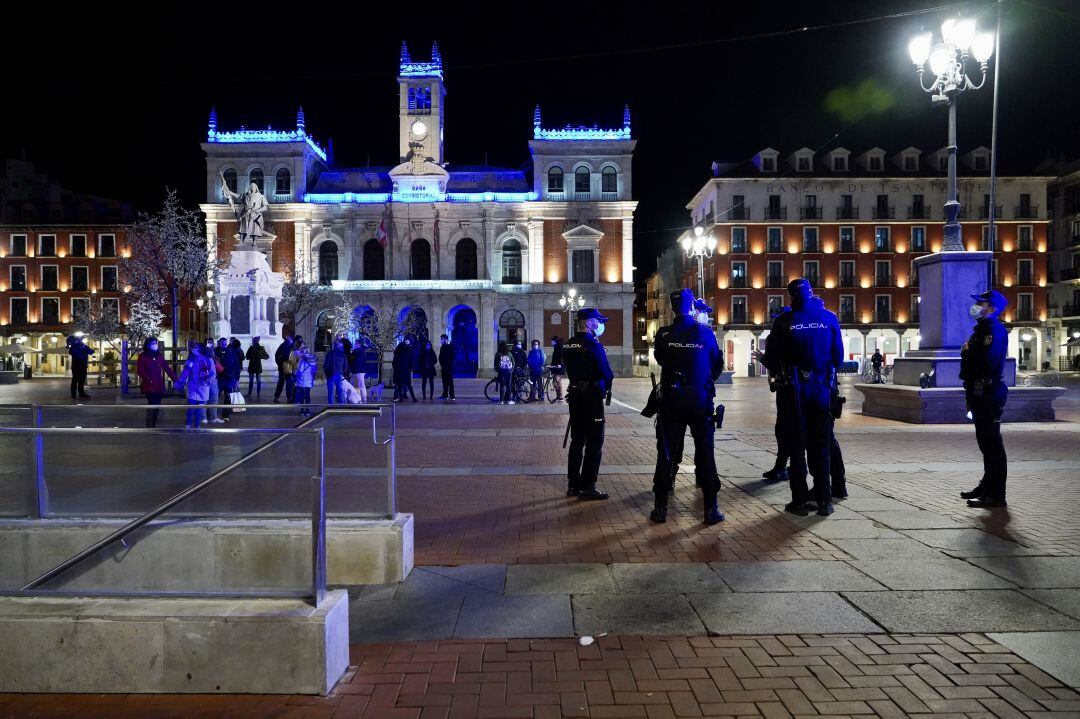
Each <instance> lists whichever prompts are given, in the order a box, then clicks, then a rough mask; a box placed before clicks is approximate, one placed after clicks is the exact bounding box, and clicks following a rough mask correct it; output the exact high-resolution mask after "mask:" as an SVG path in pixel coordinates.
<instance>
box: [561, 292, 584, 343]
mask: <svg viewBox="0 0 1080 719" xmlns="http://www.w3.org/2000/svg"><path fill="white" fill-rule="evenodd" d="M584 306H585V295H579V294H578V291H577V288H576V287H571V288H570V289H568V290H567V291H566V294H565V295H563V296H562V297H560V298H559V307H562V308H563V309H564V310H566V326H567V327H568V328H569V329H568V330H567V332H568V334H571V335H572V334H574V333H573V331H572V330H573V329H574V324H573V321H574V319H573V318H574V315H575V314H577V311H578V310H580V309H581V308H582V307H584Z"/></svg>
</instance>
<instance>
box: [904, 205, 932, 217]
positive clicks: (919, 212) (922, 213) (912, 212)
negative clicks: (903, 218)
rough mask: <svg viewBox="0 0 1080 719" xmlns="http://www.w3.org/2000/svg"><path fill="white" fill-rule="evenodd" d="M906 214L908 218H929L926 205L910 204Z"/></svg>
mask: <svg viewBox="0 0 1080 719" xmlns="http://www.w3.org/2000/svg"><path fill="white" fill-rule="evenodd" d="M907 216H908V219H909V220H929V219H930V210H929V208H927V207H917V206H915V205H912V206H911V207H909V208H908V213H907Z"/></svg>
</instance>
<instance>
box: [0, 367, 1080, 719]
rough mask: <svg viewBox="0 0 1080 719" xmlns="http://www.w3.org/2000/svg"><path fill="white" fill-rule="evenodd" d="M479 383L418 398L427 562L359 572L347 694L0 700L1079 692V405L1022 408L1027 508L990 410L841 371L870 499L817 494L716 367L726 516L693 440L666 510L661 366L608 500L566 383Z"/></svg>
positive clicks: (536, 700) (796, 700) (347, 703)
mask: <svg viewBox="0 0 1080 719" xmlns="http://www.w3.org/2000/svg"><path fill="white" fill-rule="evenodd" d="M461 384H462V386H461V389H460V390H459V396H462V399H461V400H460V401H459V402H458V403H457V406H456V408H455V407H450V406H442V404H441V403H438V402H436V403H435V406H432V405H431V404H427V405H425V404H423V403H420V404H412V403H407V404H406V405H404V406H403V407H401V409H400V414H399V425H398V427H399V445H398V455H397V456H398V465H399V481H398V488H399V490H398V491H399V501H398V503H399V508H400V510H401V511H407V512H413V513H414V514H415V515H416V562H417V568H416V570H414V572H413V574H412V575H411V576H410V577H409V579H408V580H407V581H406V582H404V583H403V584H401V585H396V586H389V587H386V586H371V587H351V588H350V595H351V599H352V603H351V617H350V626H351V632H352V641H353V643H354V646H353V649H352V657H353V664H354V666H353V667H351V668H350V671H349V673H348V674H347V676H346V679H345V681H344V682H343V683H342V684H341V685H339V687H338V689H337V690H335V692H334V694H333V695H332V696H330V697H327V698H312V697H294V698H288V697H261V698H254V697H253V698H244V699H240V698H230V699H235V701H229V702H221V701H218V700H217V699H215V698H205V699H204V700H202V701H200V700H199V699H197V698H192V697H186V698H177V699H176V701H175V703H169V702H167V701H166V700H165V699H164V698H153V697H132V698H107V699H105V698H86V697H76V696H66V697H65V696H60V695H56V696H52V697H20V696H0V716H31V715H34V714H32V713H27V712H39V714H37V715H40V716H52V715H56V716H91V715H93V716H98V715H101V716H160V715H166V713H165V712H166V708H168V712H170V713H168V714H167V715H169V716H183V717H188V716H297V717H300V716H305V717H306V716H335V717H337V716H353V717H356V716H364V717H381V716H386V717H413V718H416V717H421V718H427V717H455V716H460V717H470V716H491V717H514V716H523V717H557V716H615V717H624V716H625V717H637V716H647V717H664V716H724V715H745V716H802V715H807V716H813V715H843V716H862V715H868V716H872V715H877V716H904V715H938V716H945V715H948V716H1003V717H1004V716H1080V695H1078V694H1077V693H1076V692H1074V691H1073V689H1076V688H1078V687H1080V669H1078V664H1080V663H1078V662H1077V661H1076V660H1077V658H1080V520H1078V519H1077V518H1076V514H1077V511H1078V510H1080V501H1078V500H1080V487H1078V478H1080V449H1078V448H1077V440H1078V439H1080V424H1077V423H1074V422H1072V421H1060V422H1056V423H1050V424H1037V425H1034V424H1033V425H1024V424H1012V425H1006V426H1005V428H1004V436H1005V443H1006V448H1007V450H1008V452H1009V458H1010V464H1009V489H1010V495H1009V502H1010V506H1009V508H1008V510H1007V511H1006V510H1000V511H994V512H990V511H983V510H971V509H968V508H967V507H966V505H965V504H964V503H963V502H962V501H960V500H959V498H958V496H957V493H958V492H959V491H960V490H961V489H968V488H970V487H971V486H973V485H974V483H975V482H976V481H977V480H978V474H979V472H981V461H980V459H979V455H978V450H977V448H976V446H975V440H974V433H973V431H972V429H971V428H970V427H968V426H960V425H958V426H952V425H945V426H912V425H903V424H900V423H894V422H888V421H884V420H878V419H872V418H866V417H862V416H861V415H859V414H858V413H857V410H858V404H859V402H858V393H857V392H853V391H852V389H851V388H850V387H845V393H846V394H847V395H849V398H850V399H849V403H848V405H847V409H846V411H845V416H844V418H843V419H842V420H841V421H840V422H839V423H838V425H837V434H838V438H839V440H840V443H841V446H842V447H843V449H844V454H845V459H846V462H847V467H848V484H849V491H850V494H851V497H850V498H849V499H847V500H844V501H842V502H839V503H838V508H837V511H836V513H835V514H834V515H833V516H832V517H829V518H819V517H816V516H810V517H807V518H798V517H793V516H791V515H788V514H785V513H784V512H783V511H782V505H783V503H784V502H785V501H786V496H785V494H786V488H785V487H780V486H775V485H765V484H764V483H762V481H761V476H760V475H761V472H762V471H763V470H764V469H766V468H768V467H769V466H771V464H772V452H773V450H774V448H775V442H774V439H773V437H772V421H773V404H772V397H771V395H769V393H768V392H767V390H766V388H765V383H764V381H762V380H745V381H736V383H735V384H734V385H730V386H720V387H718V393H719V397H718V399H719V401H722V402H724V403H725V404H726V405H727V407H728V412H727V417H726V422H725V426H724V429H723V430H721V431H720V432H718V434H717V443H716V448H717V463H718V468H719V471H720V473H721V475H722V478H723V480H724V487H723V489H722V492H721V496H720V503H721V508H722V510H723V511H724V512H725V513H726V514H727V517H728V518H727V520H726V521H725V522H723V523H722V524H720V525H718V526H716V527H705V526H704V525H702V524H701V522H700V516H699V514H700V497H699V494H698V492H697V491H696V490H695V489H694V487H693V474H692V469H693V468H692V463H690V461H689V459H687V461H685V462H684V464H683V468H682V472H681V474H680V475H679V478H678V483H677V484H678V487H677V490H676V495H675V499H674V502H673V506H672V509H671V512H670V513H669V520H668V523H667V524H665V525H653V524H651V523H650V522H648V520H647V516H646V515H647V512H648V508H649V507H650V506H651V494H650V492H649V487H650V485H651V473H652V461H653V459H654V457H655V440H654V439H653V433H652V426H651V423H650V422H649V421H648V420H645V419H644V418H642V417H640V416H638V415H637V413H636V412H635V411H634V408H637V407H640V406H641V405H642V403H643V402H644V397H645V394H646V390H647V385H646V383H645V382H644V381H642V380H629V381H627V380H620V381H618V383H617V384H616V392H615V399H616V402H615V403H614V404H613V406H612V408H611V409H612V413H611V415H610V416H609V422H608V441H607V443H606V444H605V454H604V468H603V470H602V480H601V484H602V486H603V487H604V488H605V489H606V490H608V491H609V492H611V494H612V499H611V501H609V502H597V503H580V502H577V501H576V500H572V499H567V498H566V497H565V496H564V494H563V492H564V489H565V467H564V462H565V453H564V451H563V450H562V447H561V444H562V434H563V429H564V426H565V409H564V408H563V407H562V406H560V405H555V406H543V407H541V406H537V405H525V406H515V407H501V406H491V405H488V404H486V403H484V402H483V401H482V400H479V399H476V396H477V395H478V393H479V391H480V390H481V389H482V384H481V383H479V382H471V383H470V382H463V383H461ZM1078 389H1080V387H1078V386H1077V385H1076V384H1070V392H1069V393H1068V394H1067V395H1066V396H1065V397H1064V398H1062V400H1059V406H1058V410H1059V416H1061V417H1064V418H1066V419H1070V420H1073V419H1076V418H1077V414H1078V412H1077V409H1078V407H1080V402H1078V401H1077V395H1078V392H1077V390H1078ZM470 395H471V397H470ZM0 397H2V394H0ZM102 401H107V400H105V399H104V398H102ZM688 444H689V445H690V446H689V447H688V450H690V451H692V443H690V442H689V441H688ZM579 636H589V637H596V640H595V642H594V643H592V644H588V645H581V644H580V643H578V641H576V640H575V639H574V637H579ZM80 712H81V713H80ZM158 712H161V713H158Z"/></svg>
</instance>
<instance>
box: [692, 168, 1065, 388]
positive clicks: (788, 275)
mask: <svg viewBox="0 0 1080 719" xmlns="http://www.w3.org/2000/svg"><path fill="white" fill-rule="evenodd" d="M946 160H947V151H946V150H945V149H941V150H938V151H937V152H934V153H932V154H929V155H925V154H923V153H922V152H921V151H920V150H919V149H918V148H915V147H908V148H906V149H903V150H900V151H898V152H895V153H889V152H886V151H885V150H884V149H881V148H878V147H874V148H871V149H869V150H866V151H864V152H862V153H860V154H853V153H852V152H850V151H849V150H847V149H844V148H836V149H833V150H832V151H830V152H828V153H826V154H823V155H816V154H815V153H814V152H813V150H811V149H809V148H805V147H804V148H802V149H799V150H796V151H795V152H793V153H790V154H788V155H786V156H782V155H781V153H780V152H779V151H778V150H775V149H772V148H768V149H765V150H762V151H761V152H759V153H757V155H755V156H754V157H753V158H752V159H751V160H750V161H748V162H743V163H733V164H727V165H724V164H717V165H716V166H714V175H715V176H714V177H712V178H710V179H709V180H708V181H707V182H706V183H705V185H704V186H703V187H702V188H701V189H700V190H699V191H698V192H697V194H696V195H694V197H693V199H692V200H691V201H690V202H689V204H688V205H687V209H689V210H690V213H691V220H692V222H693V223H694V224H695V225H700V226H703V227H704V228H705V230H706V231H708V232H711V233H712V235H713V236H714V237H715V238H716V240H717V247H716V252H715V253H714V254H713V256H712V257H711V258H709V259H707V260H706V261H705V264H704V267H705V287H706V288H707V289H706V296H707V297H708V299H709V301H710V303H711V304H712V306H713V307H714V308H715V312H716V322H717V332H718V335H719V336H720V337H721V338H722V341H723V344H724V349H725V352H726V358H727V359H726V361H727V365H728V369H729V370H731V371H734V372H735V374H736V375H737V376H738V375H743V376H744V375H746V374H747V373H748V371H749V368H750V364H751V351H752V350H753V349H755V348H757V346H758V343H759V342H760V341H761V340H762V339H765V338H767V336H768V329H769V327H770V326H771V320H770V316H771V315H772V314H773V313H774V312H776V311H777V310H778V309H779V308H781V307H783V306H785V305H787V304H788V298H787V293H786V287H787V284H788V282H789V281H791V280H792V279H795V278H796V277H805V278H806V279H808V280H809V281H810V283H811V284H812V285H813V286H814V292H815V294H817V295H819V296H820V297H822V298H823V299H824V301H825V306H826V307H828V308H829V309H831V310H832V311H834V312H836V314H837V315H838V317H839V319H840V323H841V327H842V328H843V335H844V351H845V355H846V358H847V359H849V360H862V359H863V358H864V357H866V356H867V355H871V354H873V352H874V350H875V349H880V350H881V353H882V354H883V355H885V357H886V361H887V362H888V363H889V364H891V363H892V360H893V359H894V358H895V357H897V356H903V354H904V353H906V352H907V351H908V350H911V349H918V346H919V278H918V274H917V272H916V271H915V266H914V264H913V262H912V261H913V260H914V259H915V258H917V257H920V256H922V255H925V254H927V253H930V252H936V251H938V249H939V248H940V246H941V241H942V229H943V227H944V209H943V205H944V204H945V197H946V190H947V188H946V165H945V163H946ZM959 166H960V178H959V193H960V197H959V200H960V202H961V205H962V210H961V215H960V220H961V225H962V231H963V238H964V244H965V246H966V247H967V249H968V250H989V249H993V250H994V260H993V274H994V278H993V286H994V287H995V288H996V289H999V290H1001V291H1002V292H1003V293H1004V294H1005V296H1006V297H1007V298H1008V300H1009V306H1008V308H1007V309H1006V310H1005V312H1004V314H1003V317H1002V319H1003V320H1004V321H1005V324H1006V326H1007V327H1008V328H1009V355H1010V356H1012V357H1016V358H1017V366H1018V367H1019V368H1020V369H1037V368H1038V367H1040V366H1041V364H1042V362H1043V361H1044V360H1049V361H1052V362H1053V363H1055V364H1056V362H1057V358H1056V356H1051V355H1055V354H1056V352H1055V350H1056V348H1055V347H1054V346H1053V344H1052V343H1049V342H1048V341H1047V328H1046V326H1045V325H1046V320H1047V292H1048V285H1047V282H1048V277H1047V228H1048V220H1047V214H1046V209H1047V202H1046V197H1047V185H1048V183H1049V182H1050V181H1051V180H1052V179H1053V178H1050V177H1041V176H1011V177H999V178H998V186H997V188H998V189H997V198H996V203H995V204H996V205H997V206H996V207H995V208H994V217H995V223H996V235H997V242H996V244H994V246H993V247H992V246H991V242H990V238H989V228H988V225H987V220H988V218H989V216H990V214H989V213H990V187H989V185H990V182H989V166H990V152H989V150H987V149H986V148H985V147H978V148H975V149H973V150H971V151H970V152H968V153H966V154H964V155H962V156H961V157H960V158H959ZM680 239H681V238H680ZM679 251H680V252H681V250H679ZM685 267H686V271H685V272H684V276H683V282H684V284H685V285H686V286H688V287H697V267H696V263H693V262H690V263H686V265H685ZM755 369H756V367H755Z"/></svg>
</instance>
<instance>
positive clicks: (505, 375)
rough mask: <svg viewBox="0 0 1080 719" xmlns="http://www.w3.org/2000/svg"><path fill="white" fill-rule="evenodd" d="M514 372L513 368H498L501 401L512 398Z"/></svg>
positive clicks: (507, 400)
mask: <svg viewBox="0 0 1080 719" xmlns="http://www.w3.org/2000/svg"><path fill="white" fill-rule="evenodd" d="M513 375H514V372H513V370H508V369H501V370H499V400H500V401H501V402H509V401H510V400H512V399H513V398H514V393H513V391H512V390H513V387H514V377H513Z"/></svg>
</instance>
